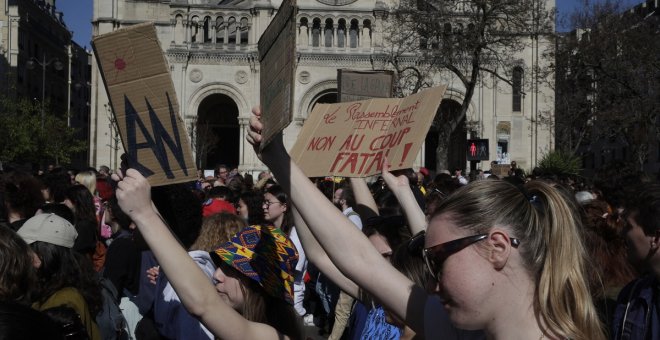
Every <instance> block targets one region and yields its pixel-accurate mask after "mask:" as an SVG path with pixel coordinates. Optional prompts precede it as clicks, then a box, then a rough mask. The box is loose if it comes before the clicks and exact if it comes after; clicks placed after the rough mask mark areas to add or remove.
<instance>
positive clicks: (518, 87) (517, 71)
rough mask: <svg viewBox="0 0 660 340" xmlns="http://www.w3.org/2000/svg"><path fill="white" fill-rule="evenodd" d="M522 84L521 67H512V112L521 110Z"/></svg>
mask: <svg viewBox="0 0 660 340" xmlns="http://www.w3.org/2000/svg"><path fill="white" fill-rule="evenodd" d="M522 85H523V69H522V67H520V66H516V67H514V68H513V74H512V76H511V87H512V90H513V91H512V96H511V97H512V101H513V102H512V104H511V107H512V110H513V112H520V111H521V110H522Z"/></svg>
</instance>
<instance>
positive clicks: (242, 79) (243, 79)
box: [234, 70, 248, 84]
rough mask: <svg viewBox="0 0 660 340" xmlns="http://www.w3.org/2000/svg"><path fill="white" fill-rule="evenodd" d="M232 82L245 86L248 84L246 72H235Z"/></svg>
mask: <svg viewBox="0 0 660 340" xmlns="http://www.w3.org/2000/svg"><path fill="white" fill-rule="evenodd" d="M234 80H236V82H237V83H239V84H245V83H247V82H248V74H247V72H245V71H243V70H241V71H238V72H236V75H234Z"/></svg>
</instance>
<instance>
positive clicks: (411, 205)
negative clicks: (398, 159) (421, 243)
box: [383, 161, 427, 235]
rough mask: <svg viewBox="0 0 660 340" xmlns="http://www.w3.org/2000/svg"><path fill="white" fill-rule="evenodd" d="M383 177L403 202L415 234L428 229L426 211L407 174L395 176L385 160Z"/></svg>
mask: <svg viewBox="0 0 660 340" xmlns="http://www.w3.org/2000/svg"><path fill="white" fill-rule="evenodd" d="M383 179H384V180H385V183H386V184H387V187H388V188H390V190H391V191H392V193H393V194H394V196H395V197H396V199H397V200H398V201H399V204H401V207H402V208H403V211H405V212H406V219H407V220H408V227H409V228H410V232H411V233H412V234H413V235H416V234H417V233H419V232H421V231H424V230H426V224H427V223H426V216H425V215H424V211H422V208H421V207H420V206H419V204H418V203H417V199H415V194H413V192H412V190H411V189H410V182H409V181H408V177H406V175H400V176H394V174H392V173H391V172H390V164H389V162H387V161H385V164H383Z"/></svg>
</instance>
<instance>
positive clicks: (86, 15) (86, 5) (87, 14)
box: [56, 0, 642, 49]
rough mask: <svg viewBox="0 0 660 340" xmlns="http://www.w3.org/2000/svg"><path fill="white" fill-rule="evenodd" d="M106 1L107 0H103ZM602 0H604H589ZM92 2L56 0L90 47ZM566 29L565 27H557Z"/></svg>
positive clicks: (567, 8)
mask: <svg viewBox="0 0 660 340" xmlns="http://www.w3.org/2000/svg"><path fill="white" fill-rule="evenodd" d="M103 1H108V0H103ZM584 1H585V0H556V4H557V10H558V11H559V14H558V17H560V18H561V17H562V16H566V15H567V14H569V13H571V12H573V11H574V10H575V9H576V8H579V7H580V6H581V5H582V4H583V3H584ZM591 1H592V2H594V1H595V2H603V1H604V0H591ZM621 1H622V3H623V4H624V5H626V6H632V5H634V4H638V3H642V0H621ZM92 2H93V0H57V1H56V5H57V8H58V10H60V11H62V12H64V22H66V25H67V27H68V28H69V30H70V31H73V40H75V41H76V42H77V43H78V44H79V45H81V46H87V48H88V49H91V44H90V41H91V40H92V24H91V21H92ZM558 29H559V30H566V28H565V27H558Z"/></svg>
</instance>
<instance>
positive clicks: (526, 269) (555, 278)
mask: <svg viewBox="0 0 660 340" xmlns="http://www.w3.org/2000/svg"><path fill="white" fill-rule="evenodd" d="M253 112H254V113H255V115H254V116H253V117H252V119H251V122H250V128H251V129H250V132H249V135H248V141H249V142H250V143H252V144H253V145H254V146H255V150H258V147H259V144H260V142H261V133H260V132H261V129H262V128H263V125H262V123H261V120H260V116H261V111H260V109H258V108H256V109H254V110H253ZM260 157H261V159H262V161H263V162H264V163H265V164H266V165H267V166H268V167H269V168H270V170H271V171H272V172H273V174H274V176H275V177H276V178H278V180H279V182H280V183H281V185H282V187H284V188H285V190H287V191H288V192H289V194H290V196H289V197H290V198H291V200H292V202H293V204H294V205H295V206H296V208H297V209H298V211H299V212H300V214H301V216H302V218H303V219H304V220H305V221H306V222H307V225H308V226H309V228H310V230H311V231H312V233H313V234H314V236H315V238H316V239H317V240H318V241H319V243H320V244H321V246H322V247H323V248H324V250H325V251H326V252H327V254H328V256H329V257H330V259H331V260H332V262H333V263H334V264H335V265H336V266H337V268H338V269H339V270H341V272H342V273H343V274H344V275H346V277H348V278H349V279H351V280H352V281H353V282H355V283H356V284H358V285H359V286H360V287H361V288H362V289H364V290H366V291H368V292H370V293H371V294H373V295H374V296H375V297H376V298H377V299H378V300H380V301H381V302H382V304H383V305H384V306H385V307H386V308H387V309H388V311H391V312H392V313H393V314H394V315H395V316H396V317H398V318H399V319H401V320H403V321H404V322H405V324H406V325H407V326H409V327H410V328H411V329H412V330H413V331H414V332H415V333H417V334H418V335H419V336H422V337H424V338H426V339H439V338H446V334H445V332H446V329H445V328H442V327H441V325H442V323H440V322H438V317H439V315H441V314H442V313H445V312H446V313H448V315H449V319H450V320H451V322H452V324H453V325H455V326H456V327H458V328H461V329H468V330H478V329H482V330H484V332H485V333H486V335H487V337H488V338H489V339H507V340H508V339H567V338H570V339H575V340H586V339H597V340H600V339H605V335H604V333H603V330H602V328H601V324H600V322H599V320H598V316H597V313H596V310H595V307H594V305H593V302H592V299H591V295H590V292H589V288H588V284H587V280H586V274H585V271H586V270H585V268H586V266H587V264H586V257H585V249H584V246H583V244H582V236H581V235H580V224H579V219H578V218H577V216H576V213H575V211H574V207H573V206H572V204H571V201H570V200H567V199H566V198H565V197H564V196H563V195H562V194H561V193H560V192H559V191H557V190H556V189H554V188H553V187H552V186H550V185H548V184H545V183H542V182H531V183H528V184H526V187H525V190H519V189H518V188H517V187H515V186H513V185H511V184H509V183H507V182H504V181H476V182H474V183H472V184H469V185H467V186H465V187H463V188H461V189H460V190H458V191H456V192H455V193H454V194H452V195H451V196H450V197H448V198H447V199H446V200H445V201H443V202H442V203H441V204H440V206H439V207H438V209H437V210H436V211H435V213H434V214H433V215H432V216H431V219H430V222H429V226H428V228H427V230H426V237H425V245H424V247H425V248H424V250H423V255H424V258H425V262H426V265H427V269H428V270H429V273H430V274H431V275H432V277H433V281H432V283H433V284H432V286H433V288H434V289H433V290H434V291H433V293H434V294H428V293H427V292H426V290H425V289H424V288H423V287H420V286H418V285H416V284H414V283H413V282H412V281H411V280H410V279H408V278H407V277H405V276H404V275H402V274H401V273H399V272H398V271H397V270H396V269H394V268H393V267H392V266H389V265H387V261H386V260H385V259H384V258H383V257H382V256H381V254H379V253H378V252H377V251H375V250H374V249H373V247H370V246H369V241H368V240H367V238H366V237H365V236H364V235H362V234H361V233H360V232H359V231H358V230H356V228H355V227H353V226H352V224H351V222H350V221H349V220H348V219H346V218H345V217H344V216H343V215H342V214H341V212H339V211H338V210H337V209H334V208H333V206H332V204H331V203H330V202H329V201H328V200H327V199H326V198H325V197H324V196H323V194H322V193H320V192H319V191H318V190H317V189H316V187H315V186H314V185H313V184H312V183H311V182H310V181H309V180H308V179H307V177H306V176H305V175H304V173H303V172H302V171H301V170H300V168H298V166H297V165H296V164H295V163H294V162H293V161H292V160H291V158H290V157H289V155H288V153H287V152H286V149H285V148H284V145H283V143H282V139H281V136H279V137H278V138H275V139H274V140H273V141H272V142H271V143H270V144H269V145H268V146H267V147H266V148H265V149H264V150H263V152H262V153H261V154H260ZM402 205H405V204H403V203H402ZM330 225H331V226H332V228H328V226H330ZM355 259H360V261H355Z"/></svg>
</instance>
